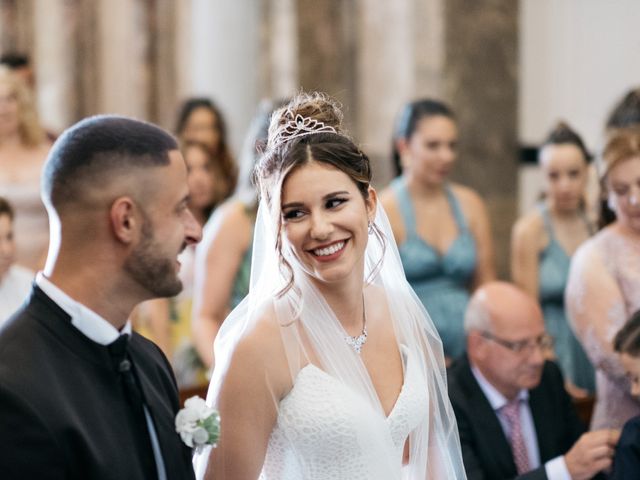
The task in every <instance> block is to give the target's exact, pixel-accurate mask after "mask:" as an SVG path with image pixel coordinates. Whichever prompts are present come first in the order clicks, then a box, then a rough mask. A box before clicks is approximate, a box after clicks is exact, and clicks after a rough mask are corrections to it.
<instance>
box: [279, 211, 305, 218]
mask: <svg viewBox="0 0 640 480" xmlns="http://www.w3.org/2000/svg"><path fill="white" fill-rule="evenodd" d="M303 214H304V212H303V211H302V210H287V211H286V212H283V214H282V218H284V219H285V220H295V219H296V218H300V217H302V215H303Z"/></svg>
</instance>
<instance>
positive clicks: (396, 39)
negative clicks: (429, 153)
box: [354, 0, 418, 187]
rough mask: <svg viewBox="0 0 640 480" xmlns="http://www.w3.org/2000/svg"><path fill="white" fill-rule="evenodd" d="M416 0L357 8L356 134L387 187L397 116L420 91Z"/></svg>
mask: <svg viewBox="0 0 640 480" xmlns="http://www.w3.org/2000/svg"><path fill="white" fill-rule="evenodd" d="M413 2H414V0H395V1H393V2H378V1H376V0H360V1H359V2H358V8H357V11H358V13H357V18H358V25H357V32H358V40H357V41H358V48H357V51H358V57H357V64H356V66H357V78H358V84H357V87H356V92H354V95H356V98H357V102H356V103H357V107H356V112H357V115H356V118H357V128H356V130H355V131H354V136H355V138H356V139H357V140H358V141H359V142H360V143H361V144H362V146H363V149H364V151H365V152H366V153H367V155H369V158H370V159H371V162H372V165H373V172H374V184H376V185H378V186H379V187H384V186H385V185H386V184H387V183H388V182H389V180H391V178H392V176H393V173H392V172H393V165H392V161H391V147H392V132H393V124H394V119H395V118H396V115H397V113H398V110H399V109H400V107H401V106H402V104H403V103H405V102H406V101H408V100H410V99H411V98H412V96H413V91H414V90H415V80H416V78H415V70H414V69H415V52H416V50H417V49H418V48H417V45H415V44H414V42H413V40H414V39H413V28H412V22H413V20H412V19H413V16H414V11H413Z"/></svg>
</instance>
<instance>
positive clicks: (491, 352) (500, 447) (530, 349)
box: [449, 282, 619, 480]
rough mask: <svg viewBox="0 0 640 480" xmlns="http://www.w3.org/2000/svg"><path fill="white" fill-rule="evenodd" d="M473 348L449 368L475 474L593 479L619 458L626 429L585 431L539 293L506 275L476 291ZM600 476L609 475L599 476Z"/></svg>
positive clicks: (495, 479)
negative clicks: (555, 356)
mask: <svg viewBox="0 0 640 480" xmlns="http://www.w3.org/2000/svg"><path fill="white" fill-rule="evenodd" d="M465 331H466V333H467V355H464V356H462V357H461V358H459V359H458V360H456V361H455V362H454V364H453V365H452V366H451V368H450V369H449V396H450V397H451V402H452V404H453V409H454V411H455V413H456V417H457V420H458V428H459V430H460V442H461V443H462V454H463V459H464V465H465V469H466V472H467V478H468V479H469V480H480V479H491V480H506V479H513V478H517V479H522V480H524V479H531V480H533V479H541V480H542V479H549V480H555V479H557V480H561V479H562V480H564V479H589V478H593V477H594V475H596V474H597V473H598V472H600V471H602V470H604V469H607V468H608V467H609V466H610V465H611V457H612V455H613V447H614V446H615V444H616V442H617V440H618V435H619V432H617V431H614V430H601V431H595V432H588V433H584V431H585V429H584V426H583V425H582V423H581V422H580V420H579V419H578V416H577V414H576V412H575V409H574V407H573V404H572V402H571V398H570V397H569V395H568V394H567V392H566V391H565V389H564V381H563V379H562V374H561V373H560V370H559V368H558V367H557V366H556V364H554V363H553V362H550V361H546V360H545V357H546V354H547V350H548V349H550V348H552V346H553V339H552V338H551V336H549V335H548V334H547V333H546V332H545V327H544V320H543V317H542V311H541V310H540V306H539V304H538V302H537V301H536V300H535V298H534V297H531V296H530V295H528V294H527V293H526V292H524V291H522V290H520V289H519V288H517V287H516V286H514V285H511V284H509V283H505V282H491V283H488V284H486V285H484V286H482V287H481V288H479V289H478V290H476V292H475V293H474V294H473V297H472V298H471V301H470V302H469V306H468V308H467V311H466V315H465ZM598 478H601V477H600V476H598Z"/></svg>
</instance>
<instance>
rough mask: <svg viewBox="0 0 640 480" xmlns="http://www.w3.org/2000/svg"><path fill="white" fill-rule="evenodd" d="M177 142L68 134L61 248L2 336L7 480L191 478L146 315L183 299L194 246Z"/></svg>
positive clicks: (52, 208) (58, 209) (56, 156)
mask: <svg viewBox="0 0 640 480" xmlns="http://www.w3.org/2000/svg"><path fill="white" fill-rule="evenodd" d="M186 178H187V172H186V167H185V164H184V160H183V158H182V155H181V154H180V152H179V151H178V146H177V144H176V141H175V139H174V138H173V137H172V136H171V135H169V134H168V133H167V132H165V131H163V130H161V129H160V128H158V127H156V126H154V125H151V124H147V123H144V122H140V121H137V120H133V119H129V118H126V117H118V116H98V117H92V118H88V119H85V120H83V121H81V122H79V123H77V124H76V125H74V126H73V127H71V128H70V129H68V130H67V131H65V132H64V133H63V134H62V135H61V136H60V138H59V139H58V140H57V141H56V143H55V145H54V146H53V148H52V150H51V152H50V154H49V156H48V158H47V161H46V164H45V168H44V171H43V181H42V190H43V199H44V201H45V203H46V206H47V210H48V213H49V215H50V219H51V225H52V227H53V228H52V229H51V234H52V235H51V248H50V250H49V257H48V258H47V263H46V266H45V269H44V271H43V272H40V273H38V275H37V277H36V282H35V285H34V286H33V289H32V292H31V296H30V298H29V301H28V303H27V304H26V305H25V306H24V307H22V308H21V309H20V310H19V312H18V313H17V314H15V315H14V316H13V317H12V318H11V320H10V321H9V322H7V323H5V326H4V328H3V329H2V331H1V332H0V451H2V455H0V471H1V472H2V478H3V479H8V480H11V479H16V480H17V479H24V478H47V479H54V480H55V479H70V478H91V479H93V480H116V479H124V478H126V479H132V480H135V479H140V480H142V479H145V480H146V479H150V478H167V479H169V478H170V479H189V478H193V469H192V465H191V452H190V450H189V449H187V447H186V446H185V445H184V444H183V443H182V441H181V439H180V436H179V435H178V434H177V433H176V431H175V423H174V416H175V415H176V413H177V411H178V407H179V405H178V392H177V388H176V384H175V380H174V378H173V374H172V372H171V368H170V366H169V363H168V361H167V359H166V358H165V356H164V355H163V354H162V352H161V351H160V349H159V348H158V347H157V346H156V345H155V344H153V343H152V342H150V341H148V340H146V339H144V338H143V337H141V336H140V335H138V334H137V333H135V332H133V333H132V331H131V325H130V323H129V322H128V320H127V318H128V317H129V315H130V313H131V310H132V309H133V307H134V306H135V305H137V304H138V303H140V302H141V301H143V300H147V299H150V298H153V297H159V296H174V295H176V294H177V293H178V292H179V291H180V290H181V288H182V285H181V282H180V279H179V278H178V268H179V265H178V263H177V256H178V254H179V252H180V251H181V250H182V249H184V248H185V246H187V245H190V244H192V243H194V242H197V241H198V240H199V238H200V234H201V231H200V227H199V226H198V224H197V222H196V220H195V219H194V218H193V215H192V214H191V212H190V211H189V209H188V208H187V198H188V187H187V182H186Z"/></svg>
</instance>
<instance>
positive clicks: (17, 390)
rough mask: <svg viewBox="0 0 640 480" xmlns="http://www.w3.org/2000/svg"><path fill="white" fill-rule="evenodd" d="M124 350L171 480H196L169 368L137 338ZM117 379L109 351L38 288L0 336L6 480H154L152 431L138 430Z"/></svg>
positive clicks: (0, 431) (2, 471) (1, 452)
mask: <svg viewBox="0 0 640 480" xmlns="http://www.w3.org/2000/svg"><path fill="white" fill-rule="evenodd" d="M128 350H129V355H130V358H131V359H132V362H133V365H134V369H135V372H136V374H137V377H138V379H139V383H140V385H141V388H142V392H143V395H144V397H145V402H146V404H147V406H148V409H149V411H150V413H151V416H152V418H153V421H154V425H155V429H156V432H157V436H158V440H159V443H160V449H161V451H162V456H163V459H164V464H165V470H166V472H167V477H168V479H169V480H173V479H192V478H193V477H194V474H193V469H192V466H191V452H190V450H189V449H188V448H187V447H186V446H185V445H184V444H183V443H182V442H181V440H180V437H179V435H178V434H177V433H176V432H175V427H174V418H175V415H176V413H177V411H178V408H179V406H178V395H177V388H176V384H175V379H174V377H173V374H172V372H171V368H170V366H169V364H168V362H167V360H166V358H165V357H164V355H163V354H162V353H161V352H160V350H159V349H158V347H156V346H155V345H154V344H153V343H151V342H150V341H148V340H146V339H144V338H142V337H141V336H140V335H138V334H136V333H134V334H133V335H132V337H131V340H130V342H129V346H128ZM116 370H117V369H116V368H115V367H114V363H113V361H112V358H111V356H110V354H109V351H108V349H107V347H105V346H103V345H100V344H98V343H95V342H93V341H92V340H90V339H89V338H87V337H86V336H84V335H83V334H82V333H81V332H80V331H79V330H78V329H76V328H75V327H74V326H73V325H72V324H71V321H70V317H69V316H68V315H67V314H66V313H65V312H64V311H63V310H62V309H61V308H60V307H59V306H58V305H57V304H56V303H55V302H53V300H51V299H50V298H49V297H48V296H47V295H45V293H44V292H43V291H42V290H40V289H39V288H38V287H37V286H34V288H33V291H32V293H31V297H30V299H29V301H28V302H27V304H26V305H25V306H24V307H23V308H22V309H21V310H20V311H19V312H17V313H16V315H14V316H13V317H12V318H11V319H10V320H9V321H8V322H7V323H6V324H5V325H4V326H3V328H2V330H1V331H0V477H1V478H3V479H7V480H9V479H36V478H46V479H56V480H57V479H91V480H125V479H126V480H137V479H141V480H142V479H148V478H152V477H153V476H155V467H154V465H155V464H154V463H153V450H152V447H151V445H150V443H149V437H148V431H147V429H146V426H145V425H144V423H141V422H139V421H138V422H136V421H135V419H136V418H138V419H140V418H143V417H141V416H139V417H135V416H134V415H135V414H134V413H132V412H133V410H132V408H131V407H130V404H129V403H128V402H127V399H126V398H127V397H126V396H125V395H126V393H125V390H124V387H123V382H122V381H121V379H120V377H119V373H118V372H117V371H116ZM145 465H146V467H145ZM149 465H151V468H152V469H153V470H152V471H153V475H150V470H149ZM156 478H157V477H156Z"/></svg>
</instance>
